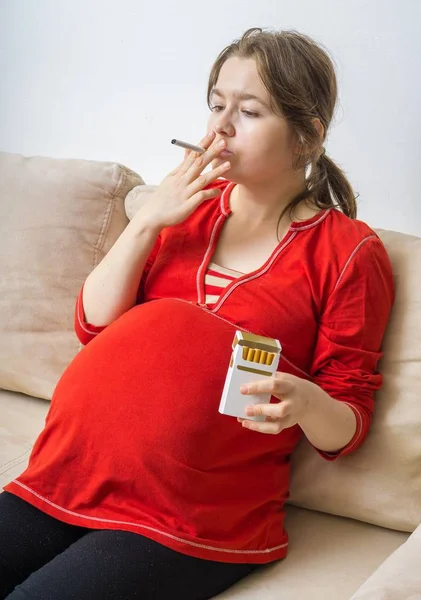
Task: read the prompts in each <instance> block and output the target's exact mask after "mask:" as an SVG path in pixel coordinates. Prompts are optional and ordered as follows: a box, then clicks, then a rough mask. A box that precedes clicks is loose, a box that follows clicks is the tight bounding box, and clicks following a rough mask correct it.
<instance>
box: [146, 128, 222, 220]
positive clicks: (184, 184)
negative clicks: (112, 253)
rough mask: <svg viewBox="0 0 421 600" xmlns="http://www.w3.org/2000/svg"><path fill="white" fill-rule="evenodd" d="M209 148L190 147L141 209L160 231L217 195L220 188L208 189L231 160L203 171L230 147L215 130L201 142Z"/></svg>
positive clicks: (203, 146)
mask: <svg viewBox="0 0 421 600" xmlns="http://www.w3.org/2000/svg"><path fill="white" fill-rule="evenodd" d="M199 145H200V146H201V147H202V148H204V149H205V150H206V152H204V153H203V154H199V153H198V152H194V151H192V150H186V151H185V156H184V160H183V162H182V163H181V164H180V165H179V166H178V167H177V168H176V169H175V170H174V171H172V172H171V173H169V175H167V177H166V178H165V179H164V180H163V182H162V183H161V185H160V186H159V187H158V188H157V190H156V191H155V192H154V193H153V194H152V195H151V197H150V199H149V200H148V202H147V203H146V204H145V205H144V206H143V207H142V208H141V209H140V210H139V211H138V213H137V214H136V215H135V217H134V219H136V218H139V219H141V220H142V221H143V222H145V220H146V222H148V224H149V225H150V226H151V227H153V228H154V229H158V230H159V231H160V230H161V229H163V228H164V227H168V226H170V225H177V224H178V223H181V222H182V221H184V220H185V219H187V217H189V216H190V215H191V214H192V212H193V211H194V210H195V209H196V208H197V207H198V206H199V205H200V204H202V202H204V201H205V200H209V199H210V198H215V197H216V196H218V195H219V194H220V193H221V192H220V190H218V189H211V190H204V189H203V188H204V187H206V186H207V185H208V184H209V183H211V182H212V181H214V180H215V179H217V178H218V177H221V176H223V175H224V173H226V172H227V171H228V169H229V168H230V166H231V165H230V163H229V162H224V163H223V164H221V165H219V166H217V167H215V168H213V169H212V170H210V171H209V172H208V173H204V174H202V171H203V170H204V169H205V168H206V167H207V166H208V165H209V164H210V163H211V162H212V161H213V160H215V158H217V157H218V156H219V155H220V154H221V152H223V150H224V149H225V147H226V144H225V141H224V140H218V141H217V142H216V140H215V132H211V133H210V134H208V135H207V136H206V137H205V138H203V140H202V141H201V142H200V144H199Z"/></svg>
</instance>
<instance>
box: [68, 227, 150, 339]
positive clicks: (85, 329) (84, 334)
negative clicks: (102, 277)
mask: <svg viewBox="0 0 421 600" xmlns="http://www.w3.org/2000/svg"><path fill="white" fill-rule="evenodd" d="M160 246H161V238H160V236H158V239H157V241H156V243H155V245H154V247H153V249H152V252H151V253H150V255H149V257H148V259H147V261H146V264H145V267H144V269H143V272H142V277H141V279H140V282H139V287H138V291H137V296H136V304H140V303H141V302H142V297H143V288H144V285H145V281H146V279H147V276H148V273H149V271H150V270H151V268H152V265H153V263H154V262H155V259H156V257H157V255H158V252H159V249H160ZM83 287H84V286H83V285H82V288H81V289H80V291H79V294H78V296H77V300H76V307H75V313H74V329H75V333H76V335H77V337H78V339H79V341H80V342H81V343H82V344H83V345H84V346H86V344H88V343H89V342H90V341H91V340H93V339H94V338H95V337H96V336H97V335H98V334H99V333H101V331H103V330H104V329H105V328H106V327H107V325H104V326H100V327H97V326H96V325H92V324H91V323H88V322H87V321H86V318H85V311H84V308H83Z"/></svg>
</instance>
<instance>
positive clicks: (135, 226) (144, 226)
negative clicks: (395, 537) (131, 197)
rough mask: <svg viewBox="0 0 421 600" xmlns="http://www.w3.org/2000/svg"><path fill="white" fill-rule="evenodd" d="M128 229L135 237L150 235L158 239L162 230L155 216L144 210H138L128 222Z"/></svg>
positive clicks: (161, 225)
mask: <svg viewBox="0 0 421 600" xmlns="http://www.w3.org/2000/svg"><path fill="white" fill-rule="evenodd" d="M128 227H130V229H131V231H133V232H134V234H135V235H145V234H150V235H152V236H154V237H158V235H159V234H160V233H161V231H162V229H163V224H162V223H161V221H160V220H159V219H158V217H157V216H155V215H152V214H150V213H149V212H147V211H146V210H145V209H140V210H139V211H138V212H137V213H136V214H135V215H134V217H133V218H132V220H131V221H130V223H129V225H128Z"/></svg>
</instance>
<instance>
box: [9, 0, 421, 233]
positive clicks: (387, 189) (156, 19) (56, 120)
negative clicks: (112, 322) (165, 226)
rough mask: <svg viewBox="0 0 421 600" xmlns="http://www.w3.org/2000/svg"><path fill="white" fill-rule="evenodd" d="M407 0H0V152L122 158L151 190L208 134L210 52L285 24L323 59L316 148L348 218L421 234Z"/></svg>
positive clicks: (412, 36)
mask: <svg viewBox="0 0 421 600" xmlns="http://www.w3.org/2000/svg"><path fill="white" fill-rule="evenodd" d="M420 22H421V3H420V2H419V1H418V0H395V1H392V0H364V1H362V0H348V1H347V2H344V1H340V0H319V1H318V2H313V1H311V0H301V1H300V0H293V1H290V0H283V1H282V2H279V1H277V0H209V1H208V2H204V1H203V0H178V1H174V0H172V1H171V2H170V1H169V0H168V1H162V0H155V1H153V0H120V2H115V0H98V1H94V0H0V82H1V83H0V85H1V89H0V149H1V150H5V151H9V152H18V153H21V154H25V155H34V154H38V155H47V156H55V157H77V158H90V159H100V160H116V161H120V162H122V163H124V164H126V165H127V166H129V167H131V168H132V169H134V170H136V171H138V172H139V173H140V174H141V175H142V177H143V178H144V179H145V181H146V183H158V182H159V181H160V180H161V179H162V178H163V177H164V176H165V174H166V173H167V172H168V171H169V170H171V169H172V168H174V166H175V165H176V164H177V163H178V162H179V160H180V159H181V156H182V150H180V149H177V148H175V147H174V146H172V145H171V144H170V139H171V138H172V137H179V138H182V139H186V140H191V141H198V140H199V139H200V138H201V137H202V134H203V132H204V131H205V127H206V119H207V116H208V109H207V106H206V101H205V89H206V82H207V76H208V72H209V69H210V66H211V64H212V62H213V60H214V58H215V57H216V55H217V53H218V52H219V51H220V50H221V49H222V48H223V47H224V46H225V45H226V44H228V43H229V42H231V41H232V39H234V38H236V37H238V36H240V35H241V34H242V33H243V31H244V30H245V29H247V28H249V27H253V26H261V27H273V28H294V29H298V30H299V31H303V32H305V33H308V34H310V35H312V36H314V37H315V38H316V39H318V40H319V41H321V42H322V43H323V44H324V45H325V46H326V47H327V48H328V49H329V50H330V51H331V53H332V54H333V56H334V57H335V60H336V63H337V69H338V75H339V83H340V105H339V107H338V112H337V116H336V119H335V122H334V123H333V126H332V129H331V133H330V137H329V141H328V143H327V148H328V152H329V153H330V155H331V156H332V157H333V158H334V159H335V160H336V161H337V162H338V163H339V164H340V165H342V167H343V168H344V169H345V170H346V171H347V173H348V176H349V178H350V180H351V182H352V184H353V185H354V188H355V189H356V190H357V191H358V192H359V193H360V198H359V207H360V209H359V217H360V218H361V219H363V220H365V221H367V222H368V223H369V224H370V225H372V226H374V227H383V228H389V229H396V230H400V231H405V232H408V233H413V234H416V235H421V189H420V188H421V186H420V177H419V171H420V167H419V165H420V163H421V144H420V142H421V116H420V113H421V111H420V99H421V58H420V57H421V35H420Z"/></svg>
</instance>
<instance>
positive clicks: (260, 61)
mask: <svg viewBox="0 0 421 600" xmlns="http://www.w3.org/2000/svg"><path fill="white" fill-rule="evenodd" d="M232 56H236V57H239V58H253V59H254V60H255V61H256V65H257V69H258V72H259V75H260V78H261V80H262V82H263V84H264V86H265V87H266V89H267V90H268V92H269V95H270V98H271V104H272V110H273V111H274V112H275V113H276V114H279V115H280V116H283V117H284V118H286V119H287V121H288V123H289V125H290V126H291V127H292V129H293V132H294V134H295V136H296V140H297V141H298V142H299V144H298V148H299V151H298V153H297V157H296V160H295V161H294V165H293V166H294V169H298V168H302V167H307V166H308V165H311V173H310V174H309V175H308V177H307V178H306V189H305V190H304V191H303V192H302V193H300V194H299V195H298V196H296V197H295V198H294V199H293V200H292V201H291V202H290V203H289V205H288V206H287V207H286V209H285V210H284V211H283V213H282V215H281V217H280V219H281V218H282V216H283V215H284V213H285V212H286V211H287V210H289V211H290V214H292V212H293V210H294V208H295V207H296V206H297V205H298V204H299V203H300V202H301V201H302V200H304V199H306V198H309V197H310V196H311V197H312V199H313V200H314V203H315V204H316V205H317V206H318V207H319V208H330V207H338V208H339V209H340V210H341V211H342V212H343V213H344V214H345V215H347V216H348V217H350V218H351V219H355V218H356V216H357V204H356V201H355V195H354V192H353V189H352V187H351V185H350V183H349V181H348V180H347V178H346V176H345V174H344V172H343V171H342V169H340V168H339V167H338V166H337V165H336V164H335V163H334V162H333V160H332V159H331V158H329V157H328V156H326V153H325V150H324V148H323V142H324V139H320V136H319V134H318V132H317V130H316V129H315V127H314V125H313V123H312V119H314V118H318V119H320V122H321V123H322V125H323V127H324V138H325V137H326V133H327V131H328V129H329V125H330V123H331V120H332V117H333V114H334V110H335V105H336V100H337V82H336V75H335V69H334V66H333V63H332V61H331V59H330V57H329V55H328V54H327V52H326V51H325V50H324V49H323V48H322V47H321V46H320V45H319V44H317V43H316V42H315V41H314V40H313V39H312V38H310V37H309V36H307V35H304V34H302V33H298V32H297V31H274V32H273V31H263V29H261V28H260V27H254V28H252V29H249V30H247V31H246V32H245V33H244V35H243V36H242V37H241V38H240V39H238V40H235V41H234V42H233V43H232V44H230V45H229V46H227V47H226V48H224V50H222V52H220V54H219V56H218V58H217V59H216V61H215V63H214V65H213V67H212V70H211V73H210V76H209V83H208V94H207V99H208V104H209V106H210V98H211V94H212V90H213V88H214V87H215V85H216V82H217V80H218V76H219V72H220V70H221V67H222V65H223V64H224V62H225V61H226V60H227V59H228V58H230V57H232ZM280 219H279V220H280Z"/></svg>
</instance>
